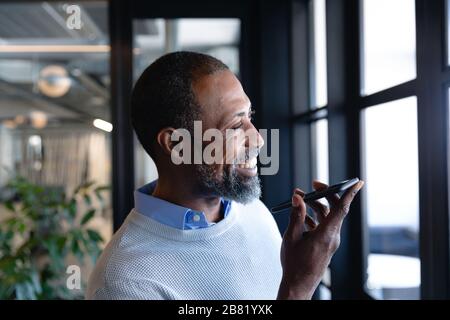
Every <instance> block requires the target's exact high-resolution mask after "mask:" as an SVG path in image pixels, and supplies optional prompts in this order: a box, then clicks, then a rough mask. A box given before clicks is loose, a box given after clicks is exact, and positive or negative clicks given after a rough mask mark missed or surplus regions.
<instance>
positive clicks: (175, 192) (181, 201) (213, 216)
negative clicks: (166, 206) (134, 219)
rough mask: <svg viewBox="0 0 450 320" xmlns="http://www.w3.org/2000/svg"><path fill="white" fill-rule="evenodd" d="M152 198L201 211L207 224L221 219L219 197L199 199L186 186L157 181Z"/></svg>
mask: <svg viewBox="0 0 450 320" xmlns="http://www.w3.org/2000/svg"><path fill="white" fill-rule="evenodd" d="M152 196H154V197H157V198H160V199H163V200H166V201H168V202H171V203H174V204H177V205H179V206H182V207H186V208H189V209H192V210H196V211H202V212H203V213H204V214H205V216H206V219H207V220H208V222H218V221H220V220H222V219H223V215H222V213H221V210H220V208H221V199H220V197H199V196H198V195H196V194H194V193H193V192H192V189H191V188H189V186H186V185H180V184H178V185H174V184H172V183H170V182H168V181H164V180H161V179H158V182H157V184H156V187H155V190H154V191H153V193H152Z"/></svg>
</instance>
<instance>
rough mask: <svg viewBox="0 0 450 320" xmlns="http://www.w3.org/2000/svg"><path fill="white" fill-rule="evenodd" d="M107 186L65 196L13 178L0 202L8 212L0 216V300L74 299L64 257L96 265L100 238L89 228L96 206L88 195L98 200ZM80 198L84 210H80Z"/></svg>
mask: <svg viewBox="0 0 450 320" xmlns="http://www.w3.org/2000/svg"><path fill="white" fill-rule="evenodd" d="M108 189H109V188H108V187H107V186H95V185H94V183H92V182H89V183H85V184H83V185H81V186H79V187H78V188H76V190H75V191H74V192H73V193H72V194H71V195H70V196H68V195H66V194H65V192H64V191H63V190H62V189H58V188H51V187H43V186H39V185H36V184H33V183H31V182H29V181H27V180H26V179H25V178H22V177H17V178H14V179H12V180H11V181H10V182H9V183H8V184H7V185H6V188H5V191H6V193H7V194H9V196H8V197H7V199H6V200H4V201H2V203H1V204H0V205H3V206H4V207H5V208H6V209H7V212H8V214H7V215H6V216H5V217H1V216H0V299H77V298H82V296H80V294H79V293H78V295H77V294H76V293H74V292H73V290H70V289H69V288H67V285H66V278H67V276H68V275H67V273H66V269H67V266H68V263H67V260H68V258H69V257H75V259H76V260H77V261H78V262H79V264H80V265H83V263H84V262H85V259H86V258H87V257H90V258H91V260H92V262H93V263H95V260H96V258H97V257H98V255H99V253H100V252H101V248H100V245H101V243H102V242H103V239H102V237H101V236H100V234H99V233H98V232H97V231H96V230H94V229H92V228H89V227H88V222H89V221H90V220H91V219H92V218H93V217H94V215H95V212H96V209H94V206H93V204H92V197H96V198H97V199H98V200H99V201H100V203H103V196H102V193H103V192H104V191H106V190H108ZM83 202H84V207H85V208H87V209H86V210H85V211H84V210H83V211H84V212H83V214H81V215H80V214H79V211H80V210H81V209H80V206H81V204H82V203H83Z"/></svg>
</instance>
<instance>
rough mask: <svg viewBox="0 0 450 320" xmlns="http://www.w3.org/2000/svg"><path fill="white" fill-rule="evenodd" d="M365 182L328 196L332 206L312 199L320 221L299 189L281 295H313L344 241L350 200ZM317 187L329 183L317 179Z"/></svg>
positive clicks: (285, 248)
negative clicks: (343, 234) (312, 216)
mask: <svg viewBox="0 0 450 320" xmlns="http://www.w3.org/2000/svg"><path fill="white" fill-rule="evenodd" d="M363 185H364V182H363V181H360V182H358V183H357V184H356V185H354V186H353V187H352V188H350V189H348V190H347V191H346V192H345V193H344V194H343V195H342V198H339V196H338V195H337V194H334V195H332V196H329V197H327V201H328V203H329V208H328V207H327V206H325V205H323V204H322V203H320V202H319V201H309V202H308V205H309V206H310V207H311V208H312V209H313V210H314V212H315V214H316V218H317V221H318V223H319V224H317V223H316V222H315V221H314V220H313V219H312V218H311V217H309V216H308V215H307V214H306V206H305V202H304V201H303V196H304V195H305V193H304V192H303V191H302V190H300V189H295V190H294V194H293V196H292V211H291V216H290V220H289V225H288V228H287V230H286V232H285V234H284V236H283V242H282V246H281V265H282V267H283V278H282V280H281V284H280V289H279V291H278V299H311V297H312V295H313V293H314V291H315V289H316V288H317V286H318V285H319V283H320V280H321V278H322V276H323V274H324V272H325V270H326V268H327V267H328V265H329V264H330V260H331V257H332V256H333V254H334V253H335V252H336V250H337V248H338V247H339V243H340V233H341V226H342V222H343V221H344V218H345V216H346V215H347V213H348V212H349V209H350V204H351V203H352V201H353V198H354V197H355V195H356V194H357V193H358V191H359V190H360V189H361V188H362V186H363ZM313 187H314V189H315V190H322V189H326V188H327V187H328V186H327V185H326V184H324V183H321V182H319V181H314V182H313Z"/></svg>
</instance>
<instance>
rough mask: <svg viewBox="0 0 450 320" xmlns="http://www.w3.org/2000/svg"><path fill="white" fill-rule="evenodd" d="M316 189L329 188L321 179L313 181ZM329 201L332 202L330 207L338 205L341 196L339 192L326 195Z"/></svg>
mask: <svg viewBox="0 0 450 320" xmlns="http://www.w3.org/2000/svg"><path fill="white" fill-rule="evenodd" d="M313 188H314V190H318V191H319V190H325V189H327V188H328V185H327V184H326V183H323V182H320V181H319V180H314V181H313ZM326 199H327V201H328V203H329V204H330V208H333V207H336V206H337V205H338V204H339V196H338V195H337V194H332V195H329V196H327V197H326Z"/></svg>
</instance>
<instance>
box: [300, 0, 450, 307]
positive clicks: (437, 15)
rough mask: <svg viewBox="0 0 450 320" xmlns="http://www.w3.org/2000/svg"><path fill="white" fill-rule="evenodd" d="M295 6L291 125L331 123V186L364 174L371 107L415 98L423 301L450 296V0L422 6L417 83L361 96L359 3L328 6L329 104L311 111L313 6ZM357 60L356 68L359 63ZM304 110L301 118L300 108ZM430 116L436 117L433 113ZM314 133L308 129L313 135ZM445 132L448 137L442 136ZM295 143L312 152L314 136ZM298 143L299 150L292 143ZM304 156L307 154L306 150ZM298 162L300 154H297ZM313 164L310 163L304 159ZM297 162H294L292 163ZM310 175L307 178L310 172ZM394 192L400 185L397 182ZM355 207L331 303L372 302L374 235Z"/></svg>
mask: <svg viewBox="0 0 450 320" xmlns="http://www.w3.org/2000/svg"><path fill="white" fill-rule="evenodd" d="M309 1H311V0H294V1H293V2H292V34H293V39H292V41H293V47H292V57H293V59H292V67H293V68H294V72H295V73H296V74H294V75H293V77H292V94H293V104H298V105H302V106H306V107H299V106H298V105H297V106H296V105H294V106H293V108H292V115H291V125H292V126H298V125H305V126H309V125H310V124H311V123H312V122H314V121H316V120H318V119H322V118H327V119H328V132H329V175H330V182H336V181H340V180H343V179H346V178H348V177H353V176H361V169H362V163H361V134H360V132H361V130H360V129H361V119H360V113H361V111H362V110H364V109H365V108H367V107H371V106H375V105H378V104H382V103H387V102H392V101H395V100H399V99H402V98H406V97H411V96H416V97H417V103H418V104H417V113H418V147H419V155H418V156H419V202H420V231H419V232H420V240H419V241H420V258H421V298H422V299H433V298H437V299H448V298H450V281H449V273H450V263H449V253H450V249H449V248H450V246H449V210H448V209H449V208H448V207H449V194H448V176H449V173H448V170H449V169H448V152H449V150H448V148H449V142H448V139H449V138H448V137H449V133H448V131H449V129H448V128H449V124H448V121H449V120H448V119H449V116H448V112H449V111H448V110H449V108H448V104H449V101H448V100H449V94H448V88H449V86H450V67H449V66H448V65H447V62H448V60H447V54H448V52H447V51H448V50H447V40H446V37H447V32H448V30H447V28H446V25H447V20H446V19H447V10H445V9H446V2H447V1H445V0H438V1H426V0H416V1H415V6H416V47H417V77H416V79H414V80H411V81H407V82H405V83H402V84H399V85H396V86H393V87H391V88H387V89H385V90H382V91H380V92H376V93H373V94H369V95H364V96H363V95H362V91H361V84H362V81H361V80H362V68H361V65H362V63H361V62H362V54H361V51H362V32H361V31H362V26H361V17H362V14H361V1H360V0H327V2H326V7H327V8H326V12H327V14H326V25H327V28H326V30H327V70H328V72H327V76H328V82H327V85H328V104H327V105H326V106H325V107H324V108H323V110H322V109H309V108H308V107H309V105H310V102H311V99H310V98H308V97H307V96H305V94H304V93H302V92H300V91H303V90H306V92H308V93H309V94H310V92H311V90H309V85H310V84H309V83H308V81H311V80H310V79H311V75H308V74H307V70H308V68H307V67H306V66H308V64H307V63H308V62H309V61H311V60H310V59H309V58H308V53H309V52H308V51H307V49H305V47H307V45H308V35H309V34H311V31H308V30H307V29H305V28H307V27H308V26H309V25H310V22H308V19H309V17H308V9H307V8H308V2H309ZM355 61H357V63H355ZM299 108H303V110H304V111H303V112H301V113H295V110H298V109H299ZM430 110H431V111H432V112H430ZM307 131H308V130H303V132H304V133H305V134H307ZM444 132H445V133H446V134H445V135H444V134H442V133H444ZM300 140H301V141H295V137H293V139H292V141H293V145H292V147H293V149H294V150H295V148H296V147H297V148H298V146H299V145H301V146H302V147H306V149H305V150H309V151H312V150H313V149H312V148H313V146H311V145H310V146H309V148H308V143H310V142H308V141H310V137H306V138H301V139H300ZM294 143H295V145H294ZM302 154H304V152H302ZM293 157H294V159H295V155H293ZM305 157H306V158H308V159H305ZM302 160H303V161H302V162H301V163H302V168H299V169H298V170H296V171H295V172H294V173H296V177H298V178H297V181H310V179H311V172H310V170H311V167H312V166H311V161H312V160H311V156H310V155H309V157H308V156H304V155H303V158H302ZM294 161H295V160H294ZM308 171H309V172H308ZM392 183H393V185H394V186H395V183H396V182H395V181H392ZM362 197H363V196H360V197H357V198H356V200H355V201H354V203H353V204H352V210H351V214H350V215H349V216H348V217H347V219H346V222H345V223H344V227H343V230H342V241H341V247H340V249H339V250H338V251H337V253H336V254H335V256H334V258H333V259H332V263H331V292H332V298H333V299H372V297H371V296H370V295H369V294H368V293H367V292H366V291H365V289H364V288H365V283H366V279H367V254H368V252H369V250H368V232H367V223H366V217H365V213H364V210H363V206H362V201H363V200H364V199H361V198H362Z"/></svg>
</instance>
